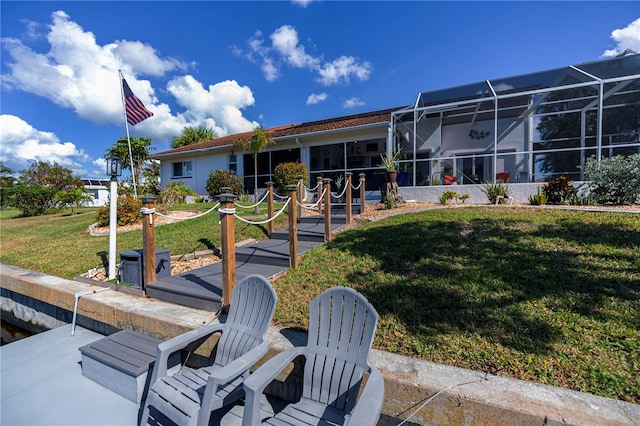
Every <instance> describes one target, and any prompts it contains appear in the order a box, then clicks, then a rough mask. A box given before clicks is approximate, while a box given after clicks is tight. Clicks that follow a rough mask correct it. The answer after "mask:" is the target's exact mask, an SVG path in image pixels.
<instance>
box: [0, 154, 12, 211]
mask: <svg viewBox="0 0 640 426" xmlns="http://www.w3.org/2000/svg"><path fill="white" fill-rule="evenodd" d="M15 183H16V178H15V177H13V170H11V169H10V168H9V167H7V166H5V165H4V164H2V161H0V208H2V207H6V206H7V205H8V204H7V202H8V199H7V191H8V190H9V189H11V188H12V187H13V185H14V184H15Z"/></svg>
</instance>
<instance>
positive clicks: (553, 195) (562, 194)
mask: <svg viewBox="0 0 640 426" xmlns="http://www.w3.org/2000/svg"><path fill="white" fill-rule="evenodd" d="M542 192H544V195H545V196H546V197H547V203H549V204H564V203H565V202H567V201H568V200H570V199H571V198H572V197H573V195H574V194H575V192H576V189H575V188H574V187H573V182H571V179H569V178H568V177H566V176H560V177H557V178H555V179H552V180H550V181H549V182H547V184H546V185H545V186H544V188H542Z"/></svg>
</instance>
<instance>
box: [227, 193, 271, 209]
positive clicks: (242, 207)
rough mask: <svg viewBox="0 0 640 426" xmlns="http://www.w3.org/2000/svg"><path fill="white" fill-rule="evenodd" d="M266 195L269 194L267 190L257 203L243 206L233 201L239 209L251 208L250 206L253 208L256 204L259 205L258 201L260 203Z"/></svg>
mask: <svg viewBox="0 0 640 426" xmlns="http://www.w3.org/2000/svg"><path fill="white" fill-rule="evenodd" d="M268 195H269V192H265V193H264V195H263V196H262V198H260V199H259V200H258V202H257V203H255V204H252V205H250V206H243V205H242V204H238V203H235V206H236V207H240V208H241V209H246V210H248V209H252V208H254V207H256V206H259V205H260V203H262V202H263V201H264V200H266V199H267V196H268Z"/></svg>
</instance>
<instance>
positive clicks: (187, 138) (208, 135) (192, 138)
mask: <svg viewBox="0 0 640 426" xmlns="http://www.w3.org/2000/svg"><path fill="white" fill-rule="evenodd" d="M217 137H218V135H216V132H214V131H213V129H210V128H208V127H206V126H198V127H196V128H193V127H190V126H189V127H185V128H184V129H182V134H181V135H180V136H174V137H173V139H171V148H179V147H181V146H187V145H193V144H196V143H199V142H205V141H209V140H211V139H215V138H217Z"/></svg>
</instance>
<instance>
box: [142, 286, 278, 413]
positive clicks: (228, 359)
mask: <svg viewBox="0 0 640 426" xmlns="http://www.w3.org/2000/svg"><path fill="white" fill-rule="evenodd" d="M276 302H277V296H276V293H275V291H274V290H273V288H272V287H271V285H270V284H269V282H268V281H267V280H266V279H265V278H264V277H262V276H260V275H250V276H248V277H247V278H245V279H243V280H242V281H240V282H239V283H238V284H237V285H236V286H235V287H234V289H233V295H232V303H231V307H230V308H229V314H228V316H227V320H226V322H224V323H222V324H213V325H208V326H204V327H200V328H197V329H195V330H192V331H190V332H188V333H185V334H183V335H180V336H177V337H174V338H173V339H170V340H168V341H166V342H163V343H161V344H160V345H158V354H157V357H156V362H155V367H154V369H153V375H152V377H151V381H150V388H149V392H148V395H147V399H146V401H145V402H144V403H143V404H144V406H143V410H142V415H141V417H140V424H141V425H143V424H147V422H150V418H149V414H150V411H151V410H150V408H151V407H154V408H155V410H156V411H154V412H152V414H154V413H156V412H160V413H161V414H162V415H163V416H165V417H166V418H169V419H170V420H171V421H173V422H174V423H176V424H178V425H206V424H209V418H210V416H211V412H212V411H214V410H216V409H218V408H221V407H223V406H225V405H228V404H230V403H232V402H234V401H235V400H237V399H238V398H240V397H242V382H243V380H244V379H246V378H247V376H248V375H249V369H250V368H251V366H253V365H254V364H255V363H256V362H258V361H259V360H260V358H262V357H263V356H264V355H265V354H266V353H267V350H268V349H269V342H267V341H266V339H265V334H266V331H267V328H268V327H269V323H270V322H271V318H272V317H273V313H274V311H275V307H276ZM213 333H221V336H220V339H219V340H218V343H217V346H216V354H215V359H214V362H213V365H211V366H210V367H204V368H199V369H195V370H193V369H190V368H186V367H184V366H183V367H182V368H181V370H180V372H179V373H176V374H174V375H172V376H168V375H167V362H168V359H169V356H170V355H171V354H172V353H174V352H176V351H179V350H182V349H184V348H186V347H187V346H188V345H190V344H193V343H194V342H195V344H197V345H199V344H201V343H202V342H204V341H205V340H206V339H207V338H208V337H209V336H211V335H212V334H213ZM153 420H154V421H153V422H150V423H153V424H156V423H157V419H153Z"/></svg>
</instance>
